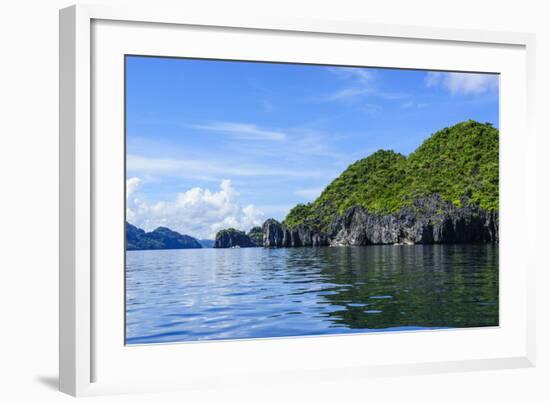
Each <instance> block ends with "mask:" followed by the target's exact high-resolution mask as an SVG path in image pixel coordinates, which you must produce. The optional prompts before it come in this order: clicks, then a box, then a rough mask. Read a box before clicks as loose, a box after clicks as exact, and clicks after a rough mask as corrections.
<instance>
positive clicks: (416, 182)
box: [285, 120, 499, 229]
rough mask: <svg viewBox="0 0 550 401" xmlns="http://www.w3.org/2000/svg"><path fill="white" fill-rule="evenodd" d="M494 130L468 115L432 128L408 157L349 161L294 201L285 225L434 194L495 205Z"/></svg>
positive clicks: (390, 207) (388, 154) (321, 223)
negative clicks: (305, 199)
mask: <svg viewBox="0 0 550 401" xmlns="http://www.w3.org/2000/svg"><path fill="white" fill-rule="evenodd" d="M498 135H499V133H498V130H497V129H496V128H494V127H493V126H492V125H491V124H489V123H486V124H481V123H478V122H475V121H472V120H470V121H465V122H462V123H459V124H456V125H454V126H452V127H449V128H444V129H442V130H440V131H438V132H436V133H435V134H433V135H432V136H431V137H430V138H428V139H427V140H425V141H424V143H422V145H421V146H420V147H419V148H418V149H416V150H415V151H414V152H413V153H411V154H410V155H409V156H408V157H405V156H403V155H401V154H399V153H395V152H393V151H391V150H379V151H377V152H375V153H373V154H372V155H370V156H369V157H366V158H364V159H361V160H358V161H357V162H355V163H353V164H352V165H350V166H349V167H348V168H347V169H346V170H345V171H344V172H343V173H342V174H341V175H340V176H339V177H338V178H336V179H335V180H334V181H332V183H330V185H329V186H327V187H326V188H325V190H324V191H323V193H322V194H321V195H320V196H319V198H317V199H316V200H315V201H314V202H312V203H308V204H307V205H303V204H299V205H297V206H295V207H294V208H293V209H292V210H291V211H290V212H289V214H288V215H287V217H286V219H285V224H286V225H288V226H290V227H293V226H296V225H298V224H302V223H305V224H308V225H310V226H313V227H316V228H319V229H326V228H327V227H328V225H329V224H330V222H332V220H333V219H334V217H335V216H336V215H338V214H341V213H343V212H344V211H345V210H346V209H348V208H350V207H352V206H355V205H361V206H363V207H365V208H366V209H368V210H369V211H370V212H371V213H380V214H388V213H393V212H395V211H397V210H399V209H400V208H402V207H403V206H406V205H410V204H411V203H412V201H413V200H414V199H416V198H419V197H423V196H429V195H432V194H435V193H437V194H439V195H440V196H441V197H442V198H443V199H445V200H448V201H452V202H453V203H454V204H455V205H461V204H462V202H463V200H464V201H466V202H471V203H475V204H478V205H479V206H480V207H481V208H482V209H485V210H490V211H493V210H498V196H499V195H498V184H499V177H498V158H499V146H498Z"/></svg>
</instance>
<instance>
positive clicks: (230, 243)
mask: <svg viewBox="0 0 550 401" xmlns="http://www.w3.org/2000/svg"><path fill="white" fill-rule="evenodd" d="M255 246H258V245H256V244H255V243H254V242H253V241H252V240H251V239H250V238H249V237H248V235H246V234H245V233H244V231H238V230H235V229H232V228H230V229H227V230H221V231H219V232H218V233H217V234H216V240H215V241H214V248H234V247H239V248H252V247H255Z"/></svg>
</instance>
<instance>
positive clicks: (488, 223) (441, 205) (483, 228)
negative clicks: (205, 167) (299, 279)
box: [263, 194, 499, 248]
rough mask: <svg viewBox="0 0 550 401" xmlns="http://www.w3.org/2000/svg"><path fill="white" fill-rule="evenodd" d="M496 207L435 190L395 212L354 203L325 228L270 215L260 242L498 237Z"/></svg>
mask: <svg viewBox="0 0 550 401" xmlns="http://www.w3.org/2000/svg"><path fill="white" fill-rule="evenodd" d="M498 224H499V223H498V212H497V211H493V212H489V211H484V210H481V209H480V208H479V207H478V206H476V205H471V204H468V203H467V201H466V200H463V203H462V205H460V206H456V205H455V204H454V203H453V202H449V201H444V200H442V199H441V197H440V196H439V195H437V194H435V195H432V196H431V197H426V198H419V199H416V200H415V201H414V202H413V204H412V205H411V206H406V207H404V208H402V209H401V210H399V211H398V212H396V213H392V214H387V215H380V214H373V213H369V212H368V210H366V209H365V208H363V207H361V206H354V207H352V208H350V209H348V210H346V212H345V213H344V214H342V215H341V216H337V217H336V218H335V219H334V221H333V222H332V224H331V225H330V228H329V230H328V232H322V231H319V230H316V229H314V228H311V227H308V226H307V225H304V224H300V225H298V226H296V227H287V226H286V225H285V224H281V223H279V222H278V221H276V220H274V219H269V220H267V221H266V222H265V223H264V225H263V230H264V246H265V247H269V248H272V247H298V246H360V245H383V244H445V243H464V242H498V228H499V227H498Z"/></svg>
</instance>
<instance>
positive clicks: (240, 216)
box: [126, 177, 264, 239]
mask: <svg viewBox="0 0 550 401" xmlns="http://www.w3.org/2000/svg"><path fill="white" fill-rule="evenodd" d="M139 185H140V180H139V178H137V177H134V178H130V179H128V180H127V182H126V188H127V197H128V201H127V210H126V216H127V219H128V221H129V222H130V223H132V224H134V225H136V226H138V227H140V228H143V229H144V230H146V231H150V230H154V229H155V228H157V227H159V226H164V227H168V228H170V229H172V230H175V231H178V232H180V233H182V234H187V235H191V236H193V237H195V238H199V239H202V238H211V239H213V238H214V236H215V234H216V232H217V231H219V230H221V229H223V228H229V227H233V228H237V229H240V230H249V229H250V228H252V227H253V226H255V225H260V224H261V223H262V222H263V218H264V214H263V212H262V211H261V210H259V209H258V208H257V207H256V206H254V205H252V204H250V205H246V206H242V205H241V204H240V202H239V193H238V192H237V191H236V190H235V189H234V188H233V185H232V183H231V180H222V181H221V183H220V187H219V190H218V191H210V190H208V189H204V188H199V187H195V188H191V189H189V190H187V191H185V192H181V193H178V194H177V195H176V196H175V198H174V199H173V200H171V201H163V202H156V203H149V202H146V201H144V200H142V199H141V198H140V196H139V191H138V190H137V189H138V187H139ZM129 188H131V190H128V189H129Z"/></svg>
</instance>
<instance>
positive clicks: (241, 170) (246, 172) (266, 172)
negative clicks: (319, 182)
mask: <svg viewBox="0 0 550 401" xmlns="http://www.w3.org/2000/svg"><path fill="white" fill-rule="evenodd" d="M126 168H127V170H128V172H130V173H133V174H163V175H173V176H181V177H191V178H195V179H197V178H200V179H203V180H210V181H211V180H216V181H217V180H219V177H221V176H225V177H227V176H239V177H268V176H272V177H285V178H307V177H319V176H320V175H321V173H320V172H319V171H307V170H304V171H298V170H290V169H288V170H286V169H280V168H272V167H270V166H265V165H253V164H244V163H243V164H241V165H240V166H235V164H234V163H232V164H230V163H223V162H220V161H219V159H215V160H210V159H169V158H151V157H145V156H139V155H128V156H127V157H126Z"/></svg>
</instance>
